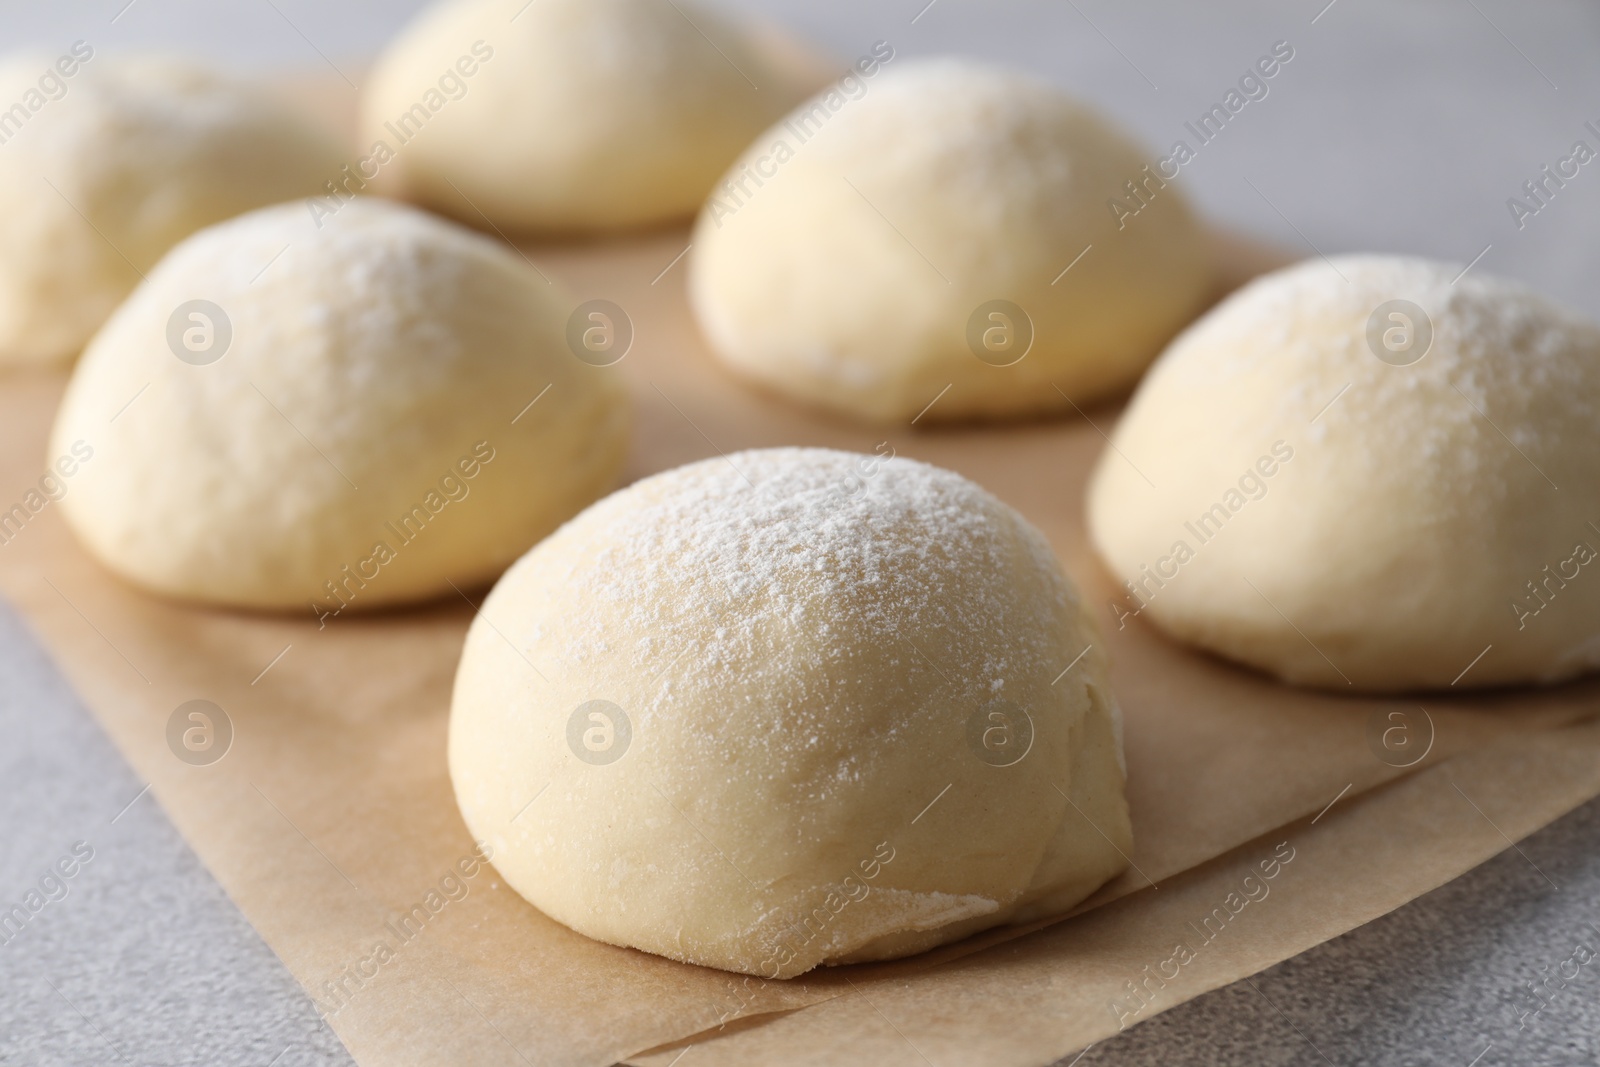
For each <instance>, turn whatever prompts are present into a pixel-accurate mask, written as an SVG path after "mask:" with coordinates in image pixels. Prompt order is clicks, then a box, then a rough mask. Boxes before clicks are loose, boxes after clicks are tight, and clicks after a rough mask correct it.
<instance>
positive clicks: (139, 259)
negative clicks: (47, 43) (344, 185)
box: [0, 42, 343, 366]
mask: <svg viewBox="0 0 1600 1067" xmlns="http://www.w3.org/2000/svg"><path fill="white" fill-rule="evenodd" d="M86 55H87V58H85V56H86ZM58 60H59V61H60V62H61V65H60V66H58V65H57V63H58ZM67 60H71V62H70V63H69V62H66V61H67ZM65 69H71V70H72V71H73V73H72V75H71V76H70V77H64V76H62V73H61V72H62V71H63V70H65ZM14 102H18V103H17V105H16V106H11V105H12V104H13V103H14ZM35 104H36V105H38V106H37V107H34V106H33V105H35ZM4 107H10V110H9V111H3V112H0V142H3V143H0V204H4V205H5V211H4V212H3V213H0V366H5V365H13V366H16V365H50V364H59V363H64V362H67V361H69V360H71V359H72V358H73V357H75V356H76V355H77V354H78V353H79V351H80V350H81V349H82V348H83V346H84V343H85V342H87V341H88V339H89V338H90V337H91V336H92V335H93V334H94V332H95V330H97V329H98V328H99V327H100V324H101V323H103V322H104V321H105V319H106V316H108V315H110V314H111V312H112V310H113V309H114V308H115V307H116V306H117V305H118V304H120V303H121V302H122V300H123V298H124V297H126V296H127V295H128V293H130V292H131V291H132V290H133V287H134V286H135V285H137V284H138V283H139V279H140V276H141V275H142V274H143V273H146V272H148V271H149V270H150V268H151V267H153V266H154V265H155V264H156V262H157V261H158V260H159V259H160V258H161V257H162V256H163V255H164V254H165V253H166V252H167V250H168V249H170V248H171V247H172V246H173V245H175V244H177V243H178V242H179V241H180V240H182V239H183V238H185V237H187V236H188V235H189V234H191V233H194V232H195V231H196V230H199V229H202V228H203V227H206V226H209V225H211V224H212V223H214V222H220V221H221V220H223V219H228V218H232V217H233V216H235V215H238V214H240V213H242V212H245V211H249V210H251V209H253V208H258V207H261V206H263V205H266V204H275V203H278V202H280V201H283V200H288V199H291V198H293V197H301V196H314V195H317V194H318V193H319V192H320V191H321V187H322V184H323V183H324V182H326V181H329V180H330V179H333V178H335V177H337V176H338V174H339V167H340V165H341V163H342V162H343V157H342V153H341V151H340V148H339V146H338V145H337V144H336V143H335V142H334V141H333V140H332V139H331V138H330V137H329V136H327V135H325V134H324V133H323V132H321V131H320V130H319V129H317V128H316V127H315V126H313V125H312V124H311V123H310V122H308V121H307V120H305V119H303V118H301V117H300V116H299V115H298V114H296V113H295V112H294V111H293V110H291V109H290V108H288V107H286V106H284V105H282V104H280V103H279V102H278V101H277V100H275V99H274V98H272V97H271V96H268V95H267V94H265V93H264V92H261V91H260V90H257V89H254V88H251V87H249V86H247V85H244V84H242V83H239V82H235V81H233V80H231V79H228V78H224V77H222V76H220V75H218V74H214V73H212V72H210V71H207V70H203V69H201V68H198V67H193V66H190V65H189V64H187V63H181V62H177V61H174V60H168V59H155V58H145V59H125V60H117V59H105V58H102V57H100V56H98V55H96V54H94V52H93V49H92V48H90V47H89V46H87V45H85V44H83V42H79V44H78V45H76V46H74V49H73V51H72V52H71V53H67V54H65V55H63V56H61V57H56V56H50V55H44V54H41V55H23V56H15V57H11V58H9V59H7V60H5V61H4V62H0V108H4ZM30 109H31V110H30Z"/></svg>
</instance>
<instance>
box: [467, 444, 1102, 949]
mask: <svg viewBox="0 0 1600 1067" xmlns="http://www.w3.org/2000/svg"><path fill="white" fill-rule="evenodd" d="M1086 648H1087V649H1088V651H1087V652H1086V651H1085V649H1086ZM1080 655H1081V656H1082V657H1083V658H1082V659H1081V660H1078V661H1077V663H1076V664H1075V665H1073V661H1074V660H1075V659H1076V658H1077V657H1078V656H1080ZM1069 665H1072V669H1071V670H1069V671H1066V672H1065V673H1064V674H1063V668H1066V667H1068V666H1069ZM450 773H451V778H452V779H453V781H454V783H455V789H456V799H457V801H458V802H459V803H460V806H461V811H462V814H463V815H464V816H465V818H466V822H467V825H468V827H470V828H471V830H472V832H473V834H474V835H475V836H476V837H477V838H478V839H480V840H483V841H486V842H488V843H489V844H490V846H491V847H492V849H493V859H494V863H495V866H496V867H497V868H499V870H500V872H501V873H502V874H503V875H504V876H505V878H506V881H507V882H508V883H509V884H510V885H511V886H512V888H514V889H516V890H517V892H519V893H521V894H522V895H523V896H524V897H526V898H527V899H528V900H529V901H530V902H532V903H533V904H534V905H535V906H536V907H538V908H539V909H540V910H542V911H544V912H545V913H546V914H547V915H550V916H551V917H553V918H555V919H557V920H559V921H561V922H563V923H566V924H567V925H568V926H570V927H572V928H573V929H575V930H578V931H580V932H582V933H584V934H587V935H589V936H590V937H594V938H597V939H599V940H601V941H607V942H610V943H612V944H617V945H631V946H633V947H635V948H641V949H644V950H646V951H649V952H655V953H658V954H660V955H663V956H670V957H672V958H673V959H678V960H683V961H686V962H690V963H698V964H705V965H708V966H713V967H721V968H724V969H727V970H732V971H742V972H744V973H746V974H757V975H762V976H764V977H768V978H788V977H793V976H794V975H797V974H800V973H802V972H805V971H808V970H810V969H811V968H813V967H815V966H817V965H818V964H823V963H842V962H852V961H857V960H868V959H887V958H892V957H896V956H903V955H907V954H909V953H912V952H918V951H921V950H923V949H925V948H929V947H931V946H933V945H936V944H940V943H942V942H945V941H951V940H954V939H957V938H960V937H963V936H966V935H967V934H969V933H972V932H973V931H975V930H979V929H983V928H985V927H989V926H994V925H996V924H999V923H1007V922H1021V921H1025V920H1027V919H1031V918H1036V917H1039V916H1043V915H1048V914H1055V913H1059V912H1061V911H1063V910H1065V909H1066V908H1069V907H1070V906H1072V905H1073V904H1075V903H1077V902H1078V901H1080V900H1082V899H1083V898H1084V897H1086V896H1087V895H1088V894H1089V893H1091V892H1092V891H1093V890H1094V889H1095V888H1096V887H1098V886H1099V885H1101V884H1102V883H1103V882H1105V881H1106V880H1107V879H1109V878H1111V877H1112V876H1113V875H1115V874H1116V873H1117V872H1119V871H1121V870H1122V869H1123V867H1124V866H1125V865H1126V860H1125V859H1124V853H1127V852H1129V851H1131V849H1132V845H1131V834H1130V829H1129V822H1128V809H1127V805H1126V802H1125V801H1124V798H1123V779H1124V770H1123V767H1122V764H1121V724H1120V719H1119V716H1118V711H1117V707H1116V703H1115V701H1114V699H1113V697H1112V695H1111V691H1110V689H1109V688H1108V686H1107V683H1106V664H1105V661H1104V659H1103V658H1102V657H1101V654H1100V651H1099V648H1098V640H1097V638H1096V637H1095V634H1094V632H1093V627H1092V626H1091V625H1090V622H1089V620H1088V617H1087V615H1086V614H1085V610H1084V607H1083V605H1082V603H1081V601H1080V599H1079V595H1078V593H1077V591H1076V589H1075V588H1074V587H1073V585H1072V583H1071V582H1070V581H1069V580H1068V579H1067V577H1066V576H1065V575H1064V574H1063V573H1062V571H1061V568H1060V566H1059V565H1058V564H1057V562H1056V559H1055V557H1054V555H1053V554H1052V553H1051V550H1050V546H1049V545H1048V544H1047V543H1046V542H1045V540H1044V538H1043V537H1042V536H1041V535H1040V534H1039V532H1038V531H1037V530H1035V529H1034V528H1033V527H1031V526H1029V525H1028V523H1027V522H1026V521H1024V520H1023V519H1022V518H1021V516H1019V515H1018V514H1017V513H1016V512H1015V511H1013V510H1012V509H1011V508H1009V507H1007V506H1006V505H1005V504H1002V503H1001V502H1000V501H998V500H996V499H995V498H994V497H992V496H990V495H989V494H988V493H986V492H984V491H983V490H982V489H980V488H979V487H977V486H976V485H974V484H972V483H971V482H969V481H967V480H966V479H964V478H961V477H959V476H958V475H955V474H952V473H950V472H948V471H944V470H940V469H938V468H936V467H930V466H927V465H924V464H921V463H915V462H911V461H909V460H905V459H899V458H888V459H885V458H884V457H883V456H861V455H853V454H849V453H844V452H833V451H827V450H821V449H773V450H765V451H758V452H741V453H737V454H735V455H732V456H729V457H727V458H717V459H713V460H707V461H705V462H701V463H695V464H691V465H690V466H687V467H680V468H678V469H676V470H672V471H668V472H667V473H665V474H660V475H657V476H655V477H652V478H648V479H646V480H644V481H642V482H639V483H637V484H635V485H633V486H631V487H629V488H628V489H625V490H623V491H621V492H619V493H616V494H613V495H612V496H610V497H607V498H606V499H605V500H603V501H601V502H600V503H598V504H596V505H594V506H593V507H591V508H590V509H589V510H587V511H585V512H584V513H583V514H581V515H580V516H578V517H577V518H576V519H574V520H573V521H572V522H570V523H568V524H567V525H566V526H564V527H562V529H561V530H559V531H558V532H556V533H555V534H554V535H553V536H551V537H550V538H549V539H548V540H546V541H544V542H543V543H541V544H540V545H538V546H537V547H535V548H534V550H533V551H532V552H530V553H528V554H527V555H526V556H524V557H523V558H522V559H521V560H520V561H519V562H518V563H517V564H516V565H515V566H514V567H513V568H512V569H511V570H510V571H508V572H507V574H506V576H505V577H504V578H503V579H501V581H500V584H499V585H497V586H496V587H495V589H494V592H493V593H492V594H491V595H490V597H489V599H488V601H487V603H486V604H485V605H484V608H483V614H482V616H481V617H480V618H479V619H478V620H477V621H476V622H474V624H473V626H472V629H471V630H470V631H469V633H468V635H467V643H466V649H465V651H464V653H463V655H462V660H461V666H460V668H459V670H458V673H457V675H456V688H455V697H454V701H453V704H452V707H451V717H450ZM1069 797H1070V798H1071V799H1070V803H1069ZM1074 806H1075V807H1076V810H1075V807H1074ZM1113 842H1114V844H1113Z"/></svg>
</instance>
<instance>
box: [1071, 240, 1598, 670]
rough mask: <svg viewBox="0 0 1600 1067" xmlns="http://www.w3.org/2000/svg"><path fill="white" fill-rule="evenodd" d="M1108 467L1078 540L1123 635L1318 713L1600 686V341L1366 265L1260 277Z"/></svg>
mask: <svg viewBox="0 0 1600 1067" xmlns="http://www.w3.org/2000/svg"><path fill="white" fill-rule="evenodd" d="M1112 443H1113V445H1114V446H1115V447H1114V448H1112V449H1108V450H1107V451H1106V452H1105V453H1104V455H1103V456H1102V457H1101V460H1100V464H1099V468H1098V470H1097V471H1096V472H1095V476H1094V479H1093V482H1092V484H1091V487H1090V491H1089V521H1090V529H1091V532H1092V534H1093V537H1094V542H1095V544H1096V546H1097V547H1098V548H1099V551H1100V553H1101V555H1102V556H1103V558H1104V559H1105V560H1106V562H1107V564H1108V565H1109V566H1110V569H1111V571H1112V572H1113V573H1114V574H1115V575H1116V576H1117V577H1118V578H1119V579H1123V580H1125V582H1126V583H1127V584H1126V586H1125V595H1124V596H1122V597H1120V598H1119V599H1118V600H1117V601H1116V602H1114V603H1113V604H1112V611H1113V613H1114V614H1116V615H1117V616H1118V617H1120V618H1122V619H1123V620H1124V621H1125V622H1126V620H1127V619H1128V617H1129V616H1131V615H1133V614H1135V613H1139V614H1142V615H1144V616H1145V617H1146V618H1148V619H1150V620H1153V621H1154V622H1156V623H1157V624H1159V625H1160V626H1162V627H1163V628H1165V629H1166V630H1168V631H1170V632H1171V633H1173V634H1174V635H1176V636H1177V637H1179V638H1181V639H1183V640H1186V641H1191V642H1193V643H1195V644H1197V645H1200V646H1201V647H1203V648H1207V649H1210V650H1212V651H1214V652H1217V653H1220V654H1222V655H1224V656H1227V657H1229V658H1232V659H1235V660H1239V661H1241V662H1244V663H1247V664H1251V665H1253V666H1255V667H1259V668H1261V669H1263V670H1266V671H1270V672H1271V673H1273V674H1276V675H1278V676H1279V677H1281V678H1284V679H1286V680H1288V681H1291V682H1297V683H1304V684H1308V685H1317V686H1327V687H1331V688H1335V689H1348V688H1355V689H1368V690H1406V689H1430V688H1448V687H1451V686H1455V687H1456V688H1465V687H1468V686H1488V685H1503V684H1512V683H1519V682H1553V681H1558V680H1561V679H1563V678H1568V677H1571V676H1572V675H1575V674H1578V673H1580V672H1583V671H1587V670H1591V669H1593V668H1595V667H1596V666H1600V562H1597V559H1600V503H1597V501H1600V461H1597V460H1596V453H1597V451H1600V326H1596V324H1594V323H1593V322H1590V321H1589V320H1587V319H1584V318H1582V317H1580V316H1578V315H1576V314H1574V313H1572V312H1570V311H1567V310H1565V309H1563V308H1560V307H1557V306H1556V305H1554V304H1552V303H1550V302H1549V301H1547V300H1544V299H1542V298H1540V297H1539V296H1537V295H1535V294H1533V293H1531V292H1529V291H1528V290H1526V289H1524V288H1522V287H1521V286H1518V285H1514V284H1512V283H1510V282H1506V281H1501V280H1499V279H1495V278H1492V277H1489V276H1486V275H1483V274H1481V273H1478V272H1473V273H1470V274H1466V275H1464V276H1462V270H1461V267H1460V266H1459V265H1457V264H1444V263H1434V262H1430V261H1426V260H1420V259H1405V258H1398V257H1390V256H1350V257H1340V258H1336V259H1334V260H1333V261H1331V262H1323V261H1321V260H1313V261H1309V262H1306V263H1303V264H1300V265H1299V266H1296V267H1291V268H1289V269H1287V270H1283V271H1279V272H1277V273H1275V274H1271V275H1268V276H1266V277H1264V278H1261V279H1258V280H1257V281H1255V282H1253V283H1251V284H1250V285H1248V286H1246V287H1245V288H1244V289H1242V290H1240V291H1239V292H1238V293H1236V294H1234V295H1233V296H1232V297H1230V298H1229V299H1228V300H1227V301H1225V302H1224V303H1223V304H1222V305H1220V306H1219V307H1218V308H1216V309H1215V310H1214V311H1212V312H1211V313H1210V314H1209V315H1207V316H1206V317H1205V318H1203V319H1202V320H1201V321H1200V322H1198V323H1197V324H1195V325H1194V326H1193V327H1192V328H1190V329H1189V331H1188V332H1186V333H1185V334H1184V335H1183V336H1182V337H1180V338H1179V339H1178V340H1177V341H1176V342H1174V343H1173V345H1172V346H1171V348H1169V349H1168V350H1167V352H1166V354H1165V355H1163V356H1162V357H1161V359H1160V361H1159V362H1158V363H1157V364H1156V366H1155V368H1154V369H1153V370H1152V371H1151V372H1150V375H1149V376H1148V377H1147V378H1146V379H1145V381H1144V384H1143V385H1142V386H1141V387H1140V390H1139V392H1138V394H1137V395H1136V396H1135V398H1134V400H1133V403H1132V405H1131V406H1130V407H1129V409H1128V411H1127V414H1126V415H1125V416H1124V417H1123V419H1122V422H1121V424H1120V425H1119V426H1118V428H1117V431H1116V434H1115V436H1114V437H1113V438H1112ZM1127 624H1129V625H1132V623H1127Z"/></svg>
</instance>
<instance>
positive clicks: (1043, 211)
mask: <svg viewBox="0 0 1600 1067" xmlns="http://www.w3.org/2000/svg"><path fill="white" fill-rule="evenodd" d="M1149 162H1150V161H1149V159H1148V158H1147V157H1145V156H1144V155H1143V154H1142V153H1141V151H1140V149H1139V148H1138V147H1137V146H1135V145H1134V144H1133V143H1132V142H1131V141H1130V140H1129V139H1128V138H1127V137H1126V136H1124V135H1123V134H1122V133H1121V132H1120V131H1119V130H1117V129H1116V128H1115V127H1113V126H1111V125H1110V124H1108V123H1107V122H1105V121H1104V120H1102V119H1101V118H1099V117H1098V116H1096V115H1095V114H1094V113H1093V112H1091V111H1089V110H1088V109H1086V108H1085V107H1083V106H1082V105H1080V104H1078V103H1076V102H1075V101H1074V100H1072V99H1071V98H1070V97H1068V96H1066V95H1065V94H1063V93H1061V92H1060V91H1058V90H1056V89H1054V88H1052V87H1050V86H1047V85H1044V84H1042V83H1039V82H1036V81H1033V80H1031V79H1029V78H1027V77H1024V76H1022V75H1019V74H1015V73H1012V72H1010V71H1006V70H1001V69H996V68H993V67H987V66H983V65H980V64H976V63H972V62H968V61H964V60H953V59H942V60H910V59H901V58H893V59H891V60H890V61H888V62H887V63H886V64H884V65H883V66H881V67H880V68H878V69H877V70H876V71H875V72H874V73H873V74H872V75H871V76H870V77H860V78H857V79H856V80H855V82H853V83H848V84H847V83H841V84H840V85H839V86H837V87H835V88H834V89H833V90H830V91H829V92H826V93H823V94H822V95H820V96H818V97H816V98H814V99H812V100H810V101H807V102H806V103H805V104H802V105H801V106H800V107H799V108H797V109H796V110H795V111H794V112H793V113H792V114H791V115H790V116H789V117H788V118H787V119H786V120H785V121H784V122H781V123H779V124H778V125H776V126H773V127H772V128H771V129H769V130H768V131H767V132H765V133H763V134H761V135H760V136H759V137H757V138H756V139H755V142H754V143H753V144H752V145H751V146H750V148H749V149H748V150H747V151H746V152H745V154H744V156H743V157H742V158H741V159H740V160H739V161H738V162H737V163H736V164H735V165H734V167H733V168H732V170H731V171H730V172H729V174H728V176H727V178H726V179H725V181H724V182H723V183H721V184H720V185H719V186H718V188H717V190H716V192H715V193H714V195H713V197H712V198H711V199H710V200H708V201H707V203H706V206H705V208H704V209H703V210H702V212H701V215H700V220H699V222H698V224H697V225H696V227H695V234H694V248H693V251H692V252H691V253H690V260H691V275H690V294H691V297H692V300H693V304H694V309H695V312H696V314H697V317H698V319H699V321H700V325H701V328H702V330H703V331H704V333H705V336H706V339H707V340H708V341H709V342H710V344H711V347H712V350H713V351H714V352H715V353H716V355H717V356H718V357H719V358H721V360H722V361H723V362H724V363H726V364H727V365H728V366H729V367H731V368H733V369H734V370H736V371H738V372H739V373H740V374H742V375H745V376H746V377H748V378H750V379H752V380H754V381H756V382H759V383H761V384H763V385H765V386H767V387H769V388H771V389H773V390H775V391H777V392H779V393H782V394H784V395H787V396H790V397H793V398H795V399H798V400H801V401H805V402H807V403H809V404H813V405H816V406H819V407H823V408H827V409H830V410H833V411H837V412H839V413H841V414H844V415H848V416H852V417H854V418H858V419H862V420H871V421H878V422H893V421H902V420H904V421H910V420H911V419H912V418H916V417H918V416H919V413H921V417H920V418H918V423H919V425H925V424H927V423H930V422H936V421H940V420H953V419H968V418H974V417H990V418H1000V417H1005V416H1017V415H1027V414H1037V413H1043V412H1057V411H1071V410H1072V405H1073V404H1078V405H1080V406H1081V405H1084V404H1087V403H1089V402H1090V401H1093V400H1098V399H1100V398H1102V397H1104V396H1106V395H1107V394H1110V393H1113V392H1115V391H1117V390H1119V389H1123V388H1126V387H1127V386H1129V385H1131V384H1133V382H1134V380H1135V379H1137V377H1138V375H1139V373H1140V372H1141V371H1142V370H1143V369H1144V367H1145V365H1146V364H1147V363H1148V362H1149V361H1150V360H1151V358H1153V357H1154V356H1155V354H1156V353H1157V352H1158V351H1159V350H1160V348H1161V346H1162V345H1163V344H1165V343H1166V342H1167V340H1169V339H1170V338H1171V337H1172V335H1173V334H1174V333H1176V332H1177V331H1178V330H1179V329H1180V328H1181V327H1182V326H1183V325H1184V323H1186V322H1187V321H1188V320H1189V319H1190V318H1191V317H1192V316H1193V315H1194V314H1195V313H1196V311H1198V309H1199V308H1200V306H1201V305H1202V303H1203V301H1204V300H1205V298H1206V296H1207V293H1208V290H1209V284H1210V283H1209V279H1210V257H1209V252H1208V247H1207V243H1206V240H1205V238H1204V234H1203V233H1202V230H1201V228H1200V227H1199V225H1198V224H1197V222H1196V220H1195V218H1194V216H1193V214H1192V213H1191V212H1190V210H1189V207H1188V205H1187V203H1186V199H1185V197H1184V195H1183V192H1182V190H1181V189H1180V188H1179V187H1178V185H1177V184H1175V183H1172V182H1167V183H1165V187H1164V188H1160V189H1157V188H1156V181H1157V179H1153V178H1149V177H1147V174H1146V171H1145V167H1146V164H1147V163H1149ZM1130 181H1131V182H1139V183H1147V182H1148V183H1149V184H1148V185H1147V186H1146V191H1147V193H1149V194H1150V195H1149V204H1148V206H1147V207H1145V208H1144V209H1143V210H1141V211H1140V212H1139V214H1138V215H1137V216H1136V217H1133V218H1125V219H1123V220H1122V222H1121V223H1119V221H1118V220H1117V218H1116V216H1115V212H1113V211H1112V210H1111V209H1110V207H1109V206H1108V204H1109V202H1110V200H1111V199H1112V198H1113V197H1119V196H1120V197H1126V196H1127V193H1126V192H1125V183H1127V182H1130ZM1069 268H1070V269H1069ZM996 300H1004V301H1006V302H1008V303H1010V304H1012V305H1015V306H1016V307H1018V308H1020V309H1021V310H1022V312H1023V314H1024V315H1025V316H1026V320H1027V321H1029V322H1031V327H1032V341H1031V345H1029V344H1027V343H1026V342H1025V341H1024V340H1023V333H1022V331H1023V330H1024V329H1025V326H1024V322H1023V320H1022V319H1020V318H1017V317H1016V316H1015V315H1008V316H1007V317H1005V318H1001V319H994V318H990V314H989V313H988V312H981V311H980V309H982V308H983V307H984V306H985V305H987V304H989V303H990V302H991V301H996ZM975 316H976V317H977V318H978V319H979V320H980V321H981V329H980V330H979V331H978V332H977V337H978V338H979V340H980V342H981V344H980V346H979V347H980V348H982V347H983V345H988V344H991V343H992V345H993V346H996V347H998V348H1002V349H1004V348H1005V346H1007V345H1010V346H1012V347H1010V348H1009V349H1007V350H1005V351H995V352H994V353H993V354H990V352H989V351H988V349H987V348H984V349H983V350H984V358H980V356H979V354H978V351H979V350H978V349H975V348H974V346H973V344H972V342H971V341H970V340H969V333H970V332H971V331H969V323H970V322H971V321H972V320H973V319H974V317H975ZM1013 319H1015V320H1016V321H1012V320H1013ZM1007 331H1012V332H1011V333H1008V332H1007ZM984 338H989V339H990V340H989V341H985V340H984ZM1002 364H1003V365H1002ZM946 387H948V390H947V389H946ZM935 398H937V401H938V402H937V403H933V404H932V406H931V407H929V405H930V403H931V402H932V401H934V400H935ZM925 409H926V410H925Z"/></svg>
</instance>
